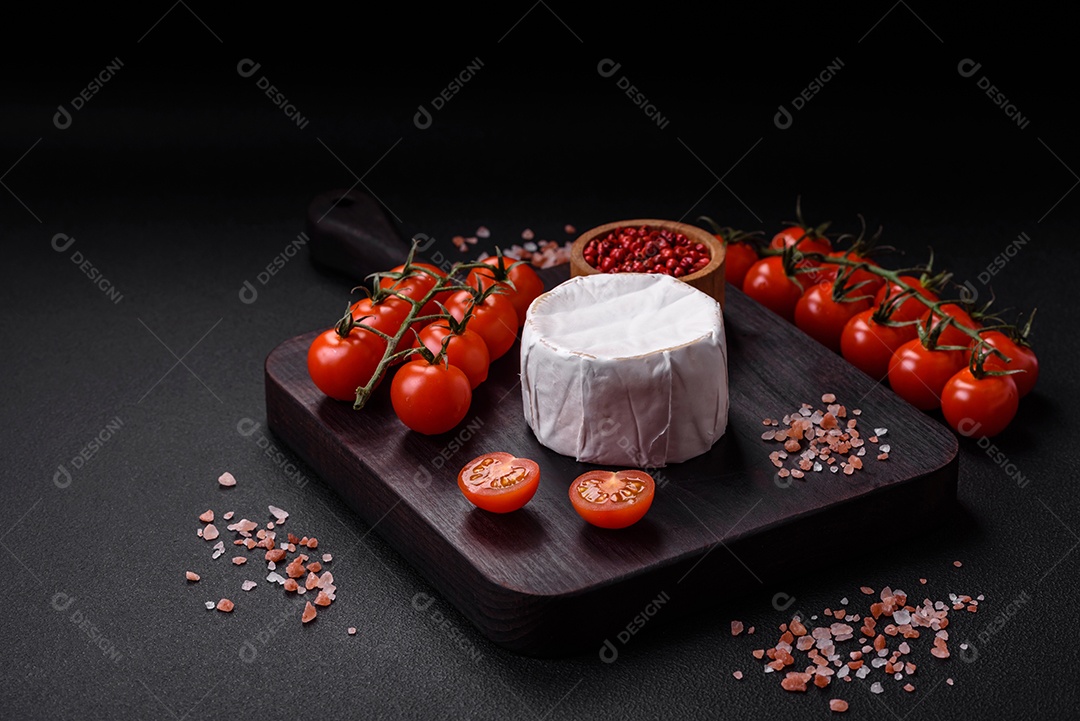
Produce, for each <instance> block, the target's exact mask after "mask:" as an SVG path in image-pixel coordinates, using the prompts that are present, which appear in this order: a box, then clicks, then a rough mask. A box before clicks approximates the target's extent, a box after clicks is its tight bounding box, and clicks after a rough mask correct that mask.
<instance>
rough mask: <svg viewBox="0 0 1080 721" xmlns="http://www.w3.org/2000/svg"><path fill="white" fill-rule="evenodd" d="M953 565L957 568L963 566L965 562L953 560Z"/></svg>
mask: <svg viewBox="0 0 1080 721" xmlns="http://www.w3.org/2000/svg"><path fill="white" fill-rule="evenodd" d="M952 565H954V566H956V567H957V568H960V567H961V566H963V565H964V564H963V563H961V562H960V561H953V562H952Z"/></svg>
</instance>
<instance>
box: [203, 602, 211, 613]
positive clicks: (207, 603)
mask: <svg viewBox="0 0 1080 721" xmlns="http://www.w3.org/2000/svg"><path fill="white" fill-rule="evenodd" d="M203 605H205V606H206V610H207V611H213V610H214V602H213V601H207V602H206V603H205V604H203Z"/></svg>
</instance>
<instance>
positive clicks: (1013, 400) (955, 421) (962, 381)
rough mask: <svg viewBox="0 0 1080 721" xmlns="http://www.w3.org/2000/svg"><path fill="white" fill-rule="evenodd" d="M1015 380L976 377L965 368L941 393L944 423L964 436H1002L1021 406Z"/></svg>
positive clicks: (997, 377) (1011, 378) (951, 379)
mask: <svg viewBox="0 0 1080 721" xmlns="http://www.w3.org/2000/svg"><path fill="white" fill-rule="evenodd" d="M1017 375H1019V374H1017ZM1014 377H1016V376H1012V375H1006V376H997V375H987V376H983V377H982V378H976V377H975V375H974V374H973V373H972V372H971V369H970V368H964V369H963V370H961V371H960V372H959V373H957V374H956V375H954V376H953V377H952V378H950V379H949V382H948V383H946V384H945V388H944V389H942V391H941V412H942V413H943V414H944V415H945V420H947V421H948V422H949V425H950V426H952V427H953V428H954V429H955V430H956V431H957V432H958V433H960V434H961V435H964V436H969V437H972V436H973V437H977V438H981V437H987V438H988V437H990V436H996V435H997V434H999V433H1001V432H1002V431H1003V430H1005V428H1006V427H1007V426H1008V425H1009V423H1011V422H1012V419H1013V418H1014V417H1015V416H1016V409H1017V408H1018V407H1019V405H1020V394H1019V392H1018V391H1017V390H1016V383H1015V382H1013V378H1014Z"/></svg>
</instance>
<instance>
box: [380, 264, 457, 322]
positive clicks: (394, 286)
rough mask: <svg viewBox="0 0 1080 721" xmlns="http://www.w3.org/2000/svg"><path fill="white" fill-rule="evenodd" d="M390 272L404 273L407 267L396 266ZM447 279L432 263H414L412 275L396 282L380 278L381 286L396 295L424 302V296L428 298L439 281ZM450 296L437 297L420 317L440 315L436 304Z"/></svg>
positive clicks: (421, 312)
mask: <svg viewBox="0 0 1080 721" xmlns="http://www.w3.org/2000/svg"><path fill="white" fill-rule="evenodd" d="M390 272H391V273H404V272H405V266H404V265H399V266H396V267H394V268H392V269H391V270H390ZM445 277H446V273H444V272H442V270H440V269H439V268H438V267H436V266H434V265H431V264H430V263H412V265H411V267H410V275H408V276H406V277H404V278H400V279H398V280H394V279H393V278H380V279H379V286H380V287H382V288H384V289H386V290H393V291H394V292H395V293H401V294H402V295H403V296H405V297H406V298H412V299H413V300H423V299H424V296H426V295H427V294H428V293H429V292H430V291H431V289H432V288H434V287H435V285H436V284H437V283H438V282H439V279H441V278H445ZM449 295H450V294H449V293H448V292H447V293H440V294H439V295H437V296H436V297H435V298H433V299H432V300H431V301H429V302H428V303H426V304H424V307H423V308H421V309H420V315H421V316H425V315H438V314H439V307H438V306H437V305H435V302H436V301H438V302H440V303H441V302H443V301H444V300H445V299H446V297H448V296H449ZM440 296H441V297H440Z"/></svg>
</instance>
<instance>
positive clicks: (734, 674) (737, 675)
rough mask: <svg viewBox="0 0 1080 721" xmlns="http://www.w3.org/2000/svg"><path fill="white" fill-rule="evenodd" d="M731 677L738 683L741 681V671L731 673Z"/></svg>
mask: <svg viewBox="0 0 1080 721" xmlns="http://www.w3.org/2000/svg"><path fill="white" fill-rule="evenodd" d="M731 675H732V676H734V677H735V678H736V679H738V680H740V681H741V680H742V671H732V672H731Z"/></svg>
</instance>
